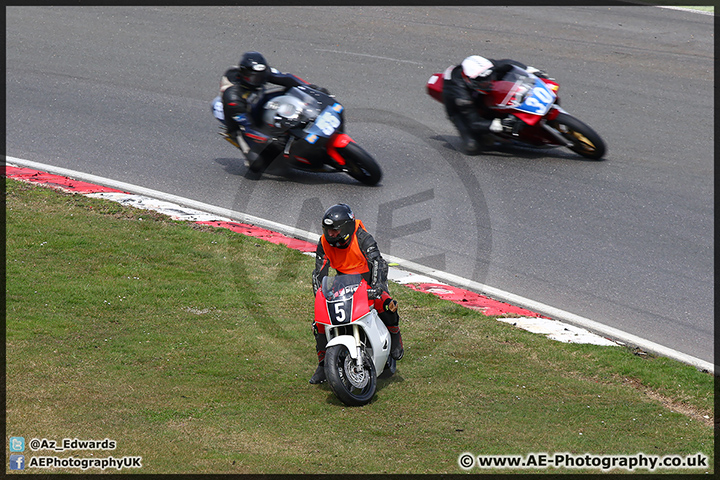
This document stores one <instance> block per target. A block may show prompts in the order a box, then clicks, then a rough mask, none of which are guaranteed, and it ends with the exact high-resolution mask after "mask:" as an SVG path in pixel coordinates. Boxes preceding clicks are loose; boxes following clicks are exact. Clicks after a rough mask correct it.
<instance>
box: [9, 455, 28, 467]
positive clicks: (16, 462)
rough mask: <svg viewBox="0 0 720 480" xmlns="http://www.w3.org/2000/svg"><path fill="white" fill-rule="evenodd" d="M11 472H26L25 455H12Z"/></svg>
mask: <svg viewBox="0 0 720 480" xmlns="http://www.w3.org/2000/svg"><path fill="white" fill-rule="evenodd" d="M10 470H25V455H10Z"/></svg>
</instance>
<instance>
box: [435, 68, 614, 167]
mask: <svg viewBox="0 0 720 480" xmlns="http://www.w3.org/2000/svg"><path fill="white" fill-rule="evenodd" d="M452 69H453V67H448V69H447V70H445V72H444V73H435V74H433V75H432V76H431V77H430V79H429V80H428V82H427V93H428V94H429V95H430V96H431V97H432V98H434V99H435V100H437V101H438V102H440V103H442V102H443V93H442V92H443V84H444V81H445V79H446V78H449V77H450V72H451V71H452ZM559 88H560V85H559V84H558V83H557V82H556V81H554V80H552V79H546V78H540V77H537V76H536V75H534V74H532V73H530V72H528V71H526V70H524V69H522V68H519V67H517V66H513V68H512V69H511V70H510V71H509V72H508V73H507V74H506V75H505V76H504V77H503V78H502V80H499V81H495V82H493V87H492V90H491V92H490V94H489V95H486V98H485V106H486V107H488V108H489V109H490V110H492V111H495V112H496V113H497V115H498V116H502V115H504V114H510V115H514V116H516V117H517V118H519V119H520V120H522V123H523V124H524V125H522V128H520V129H518V130H517V131H515V132H512V133H493V134H492V135H495V136H497V137H499V138H500V139H501V141H502V140H505V141H512V142H516V143H518V144H520V145H525V146H531V147H541V148H542V147H545V148H555V147H567V148H569V149H570V150H572V151H573V152H575V153H577V154H579V155H582V156H583V157H586V158H589V159H592V160H599V159H601V158H602V157H603V155H605V151H606V147H605V142H603V140H602V138H600V135H598V134H597V133H596V132H595V131H594V130H593V129H592V128H590V127H589V126H588V125H586V124H585V123H583V122H581V121H580V120H578V119H577V118H575V117H573V116H572V115H570V114H569V113H568V112H566V111H565V110H564V109H562V108H561V107H560V105H559V100H558V96H557V92H558V89H559ZM518 124H519V122H518Z"/></svg>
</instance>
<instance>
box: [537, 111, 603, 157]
mask: <svg viewBox="0 0 720 480" xmlns="http://www.w3.org/2000/svg"><path fill="white" fill-rule="evenodd" d="M548 125H550V126H551V127H552V128H554V129H555V130H557V131H558V133H560V135H562V137H563V138H564V139H565V140H567V141H568V142H570V143H571V144H572V145H570V146H569V147H568V148H569V149H570V150H572V151H573V152H575V153H577V154H579V155H582V156H583V157H586V158H589V159H591V160H600V159H601V158H602V157H603V155H605V142H603V140H602V138H600V135H598V134H597V133H595V131H594V130H593V129H592V128H590V127H589V126H588V125H586V124H584V123H583V122H581V121H580V120H578V119H577V118H575V117H572V116H570V115H568V114H566V113H560V114H558V116H557V117H556V118H555V119H554V120H551V121H549V122H548Z"/></svg>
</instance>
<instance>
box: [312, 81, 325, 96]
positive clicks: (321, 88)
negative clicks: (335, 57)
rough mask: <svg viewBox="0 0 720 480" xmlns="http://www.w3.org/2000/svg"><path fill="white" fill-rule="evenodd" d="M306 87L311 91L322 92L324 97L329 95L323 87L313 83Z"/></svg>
mask: <svg viewBox="0 0 720 480" xmlns="http://www.w3.org/2000/svg"><path fill="white" fill-rule="evenodd" d="M308 87H310V88H312V89H313V90H317V91H318V92H322V93H324V94H325V95H330V91H329V90H328V89H327V88H325V87H319V86H317V85H315V84H314V83H310V84H308Z"/></svg>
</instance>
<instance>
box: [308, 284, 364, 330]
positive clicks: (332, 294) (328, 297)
mask: <svg viewBox="0 0 720 480" xmlns="http://www.w3.org/2000/svg"><path fill="white" fill-rule="evenodd" d="M338 278H339V280H335V279H338ZM367 290H368V289H367V282H365V280H364V279H363V278H362V276H361V275H343V276H342V277H325V278H323V283H322V288H320V289H319V290H318V291H317V293H316V294H315V322H317V323H322V324H324V325H349V324H350V323H352V322H355V321H357V319H359V318H361V317H363V316H364V315H367V314H368V313H369V312H370V300H369V299H368V296H367Z"/></svg>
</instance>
